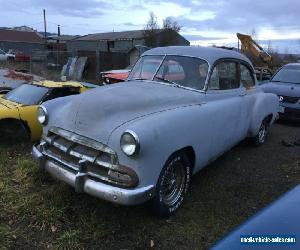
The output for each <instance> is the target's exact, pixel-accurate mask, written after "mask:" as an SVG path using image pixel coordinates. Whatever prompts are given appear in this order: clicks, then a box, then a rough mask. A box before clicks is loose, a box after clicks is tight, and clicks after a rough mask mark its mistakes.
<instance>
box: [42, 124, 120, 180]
mask: <svg viewBox="0 0 300 250" xmlns="http://www.w3.org/2000/svg"><path fill="white" fill-rule="evenodd" d="M42 141H44V142H46V146H45V147H44V151H43V154H44V155H46V156H47V157H49V158H50V159H52V160H55V161H58V162H59V163H61V164H62V165H63V166H64V167H67V168H69V169H70V170H72V171H75V172H77V171H79V161H80V160H85V161H86V173H87V174H88V175H89V176H90V177H92V178H95V179H98V180H102V181H105V182H109V183H114V184H120V183H116V182H114V181H113V180H110V179H109V171H110V170H111V169H116V170H117V171H118V168H119V166H118V160H117V156H116V154H115V153H114V151H113V150H112V149H110V148H109V147H107V146H106V145H104V144H102V143H100V142H97V141H94V140H92V139H89V138H86V137H83V136H80V135H77V134H74V133H71V132H69V131H66V130H62V129H60V128H52V129H50V130H49V133H48V135H47V136H43V137H42Z"/></svg>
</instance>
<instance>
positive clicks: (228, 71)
mask: <svg viewBox="0 0 300 250" xmlns="http://www.w3.org/2000/svg"><path fill="white" fill-rule="evenodd" d="M239 87H240V84H239V80H238V74H237V63H236V62H221V63H219V64H217V65H216V66H215V67H214V69H213V72H212V74H211V76H210V80H209V83H208V89H210V90H226V89H237V88H239Z"/></svg>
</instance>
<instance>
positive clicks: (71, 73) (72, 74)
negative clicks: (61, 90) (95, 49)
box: [61, 56, 88, 81]
mask: <svg viewBox="0 0 300 250" xmlns="http://www.w3.org/2000/svg"><path fill="white" fill-rule="evenodd" d="M87 59H88V58H87V57H77V56H76V57H69V58H68V61H67V63H66V64H65V65H64V66H63V68H62V71H61V80H62V81H69V80H74V81H81V80H82V77H83V73H84V71H85V69H86V66H87Z"/></svg>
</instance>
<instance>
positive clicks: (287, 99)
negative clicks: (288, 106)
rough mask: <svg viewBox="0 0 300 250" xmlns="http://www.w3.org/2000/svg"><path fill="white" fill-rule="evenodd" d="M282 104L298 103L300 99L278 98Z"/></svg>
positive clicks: (290, 97)
mask: <svg viewBox="0 0 300 250" xmlns="http://www.w3.org/2000/svg"><path fill="white" fill-rule="evenodd" d="M278 97H279V100H280V102H284V103H292V104H294V103H297V102H298V101H299V100H300V97H292V96H282V95H280V96H278Z"/></svg>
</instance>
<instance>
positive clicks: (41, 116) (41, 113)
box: [37, 105, 49, 125]
mask: <svg viewBox="0 0 300 250" xmlns="http://www.w3.org/2000/svg"><path fill="white" fill-rule="evenodd" d="M48 117H49V115H48V111H47V109H46V108H45V107H44V106H42V105H41V106H39V107H38V110H37V120H38V122H39V123H40V124H41V125H47V123H48Z"/></svg>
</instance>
